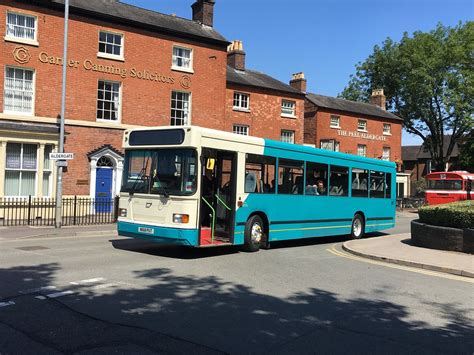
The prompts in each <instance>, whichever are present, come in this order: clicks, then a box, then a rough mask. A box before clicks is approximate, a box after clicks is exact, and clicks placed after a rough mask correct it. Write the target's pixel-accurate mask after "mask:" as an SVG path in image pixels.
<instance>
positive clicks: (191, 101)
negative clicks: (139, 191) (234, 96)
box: [0, 0, 229, 197]
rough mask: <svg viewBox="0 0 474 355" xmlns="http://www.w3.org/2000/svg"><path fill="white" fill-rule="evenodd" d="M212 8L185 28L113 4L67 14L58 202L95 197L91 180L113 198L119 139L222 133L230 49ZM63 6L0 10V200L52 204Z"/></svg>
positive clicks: (76, 4)
mask: <svg viewBox="0 0 474 355" xmlns="http://www.w3.org/2000/svg"><path fill="white" fill-rule="evenodd" d="M213 7H214V1H213V0H198V1H196V3H195V4H194V5H193V20H187V19H182V18H178V17H175V16H168V15H163V14H160V13H157V12H153V11H149V10H145V9H141V8H137V7H135V6H131V5H127V4H123V3H120V2H116V1H113V0H100V1H88V0H74V1H71V5H70V20H69V47H68V60H67V64H68V69H67V93H66V96H67V98H66V114H65V122H66V127H65V130H66V142H65V151H66V152H73V153H74V154H75V158H74V160H72V161H70V162H69V166H68V169H67V172H66V173H65V174H64V194H65V195H90V196H92V197H93V196H95V187H96V183H97V181H96V180H97V178H96V174H97V173H98V172H99V171H101V172H102V173H103V172H104V171H105V170H107V169H109V170H110V171H111V172H112V173H110V172H109V173H108V174H105V175H107V176H108V178H109V179H111V180H112V183H111V185H112V187H111V191H110V192H111V195H113V194H115V193H117V192H118V189H119V185H120V175H121V169H122V160H123V158H122V156H121V142H122V133H123V130H124V129H125V128H127V127H131V126H138V125H139V126H157V125H170V124H172V125H182V124H193V125H201V126H207V127H213V128H218V129H224V128H225V125H224V116H225V102H226V64H227V46H228V44H229V43H228V41H227V40H226V39H225V38H224V37H222V36H221V35H220V34H219V33H218V32H216V31H215V30H214V29H213V27H212V20H213ZM63 23H64V3H63V1H61V0H34V1H12V0H6V1H1V2H0V33H2V37H3V38H4V40H3V41H2V42H1V44H0V46H1V50H0V63H1V65H2V70H1V71H0V82H2V83H3V84H4V85H3V86H4V90H3V95H0V110H1V112H0V196H28V195H33V196H52V195H54V190H55V187H54V181H55V179H54V175H55V169H54V168H53V164H52V162H51V161H49V158H48V156H49V152H51V151H54V150H56V149H57V145H58V138H59V135H58V125H57V123H58V120H57V117H58V113H59V112H60V99H61V95H60V93H61V70H62V60H63V59H62V55H63V54H62V53H63V28H64V26H63Z"/></svg>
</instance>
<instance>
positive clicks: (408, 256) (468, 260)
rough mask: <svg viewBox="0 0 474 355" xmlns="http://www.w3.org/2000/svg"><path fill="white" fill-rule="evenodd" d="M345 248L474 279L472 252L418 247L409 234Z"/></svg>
mask: <svg viewBox="0 0 474 355" xmlns="http://www.w3.org/2000/svg"><path fill="white" fill-rule="evenodd" d="M342 247H343V249H344V250H346V251H347V252H349V253H352V254H355V255H358V256H362V257H366V258H370V259H374V260H379V261H384V262H388V263H393V264H398V265H405V266H411V267H417V268H422V269H427V270H432V271H439V272H444V273H449V274H454V275H460V276H465V277H471V278H474V255H473V254H466V253H460V252H453V251H443V250H434V249H428V248H421V247H417V246H414V245H412V244H411V235H410V233H404V234H396V235H387V236H380V237H373V238H368V239H359V240H350V241H347V242H345V243H344V244H343V245H342Z"/></svg>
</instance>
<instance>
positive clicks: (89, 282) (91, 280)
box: [70, 277, 105, 285]
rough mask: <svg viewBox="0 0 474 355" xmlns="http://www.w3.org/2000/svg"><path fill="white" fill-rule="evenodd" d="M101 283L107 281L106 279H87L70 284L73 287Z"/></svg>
mask: <svg viewBox="0 0 474 355" xmlns="http://www.w3.org/2000/svg"><path fill="white" fill-rule="evenodd" d="M100 281H105V278H103V277H96V278H94V279H86V280H79V281H73V282H70V284H71V285H86V284H93V283H96V282H100Z"/></svg>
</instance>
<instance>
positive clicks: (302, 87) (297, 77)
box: [290, 72, 308, 94]
mask: <svg viewBox="0 0 474 355" xmlns="http://www.w3.org/2000/svg"><path fill="white" fill-rule="evenodd" d="M307 84H308V81H307V80H306V79H305V78H304V73H303V72H299V73H296V74H293V77H292V78H291V80H290V86H291V87H292V88H294V89H296V90H298V91H301V92H302V93H305V94H306V85H307Z"/></svg>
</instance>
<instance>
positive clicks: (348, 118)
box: [292, 75, 403, 164]
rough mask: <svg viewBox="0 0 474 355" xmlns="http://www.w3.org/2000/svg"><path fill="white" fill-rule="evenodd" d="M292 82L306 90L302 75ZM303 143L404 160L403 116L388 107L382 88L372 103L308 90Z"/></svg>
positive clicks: (375, 156)
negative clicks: (402, 142) (402, 143)
mask: <svg viewBox="0 0 474 355" xmlns="http://www.w3.org/2000/svg"><path fill="white" fill-rule="evenodd" d="M292 85H293V86H295V87H299V88H302V89H303V90H304V91H305V90H306V80H305V79H304V76H301V75H300V78H299V79H298V80H293V82H292ZM304 122H305V124H304V143H305V144H310V145H314V146H316V147H318V148H323V149H329V150H335V151H340V152H343V153H349V154H355V155H359V156H365V157H369V158H377V159H383V160H390V161H394V162H397V163H398V164H400V163H401V141H402V122H403V121H402V119H401V118H399V117H398V116H396V115H394V114H392V113H390V112H388V111H386V110H385V96H384V94H383V90H374V92H373V94H372V98H371V103H361V102H355V101H349V100H344V99H340V98H336V97H329V96H323V95H317V94H312V93H308V94H307V95H306V101H305V120H304Z"/></svg>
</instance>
